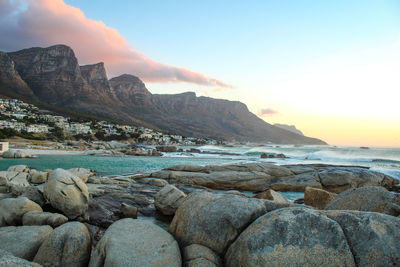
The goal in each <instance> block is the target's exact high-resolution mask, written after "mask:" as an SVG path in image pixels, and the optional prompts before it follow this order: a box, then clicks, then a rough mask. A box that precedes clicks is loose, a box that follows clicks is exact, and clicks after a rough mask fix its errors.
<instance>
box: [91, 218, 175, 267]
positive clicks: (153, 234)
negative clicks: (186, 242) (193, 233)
mask: <svg viewBox="0 0 400 267" xmlns="http://www.w3.org/2000/svg"><path fill="white" fill-rule="evenodd" d="M89 266H90V267H97V266H126V267H129V266H154V267H157V266H160V267H164V266H181V254H180V251H179V247H178V244H177V242H176V241H175V240H174V238H173V237H172V236H171V235H170V234H169V233H168V232H166V231H165V230H163V229H161V228H160V227H158V226H156V225H155V224H153V223H151V222H148V221H142V220H133V219H122V220H119V221H117V222H115V223H113V224H112V225H111V226H110V227H109V228H108V229H107V231H106V232H105V234H104V236H103V237H102V238H101V240H100V241H99V243H98V244H97V246H96V248H95V250H94V252H93V253H92V256H91V259H90V263H89Z"/></svg>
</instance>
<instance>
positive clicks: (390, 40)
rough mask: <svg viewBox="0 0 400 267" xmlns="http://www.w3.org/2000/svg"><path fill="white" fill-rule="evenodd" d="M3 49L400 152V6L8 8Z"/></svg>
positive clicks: (99, 4)
mask: <svg viewBox="0 0 400 267" xmlns="http://www.w3.org/2000/svg"><path fill="white" fill-rule="evenodd" d="M0 36H6V38H0V50H2V51H14V50H18V49H22V48H26V47H32V46H50V45H53V44H57V43H64V44H67V45H70V46H71V47H72V48H73V49H74V51H75V53H76V55H77V57H78V60H79V63H80V64H91V63H96V62H98V61H103V62H105V65H106V68H107V73H108V75H109V77H113V76H117V75H120V74H123V73H130V74H133V75H137V76H139V77H140V78H142V79H143V80H144V81H145V83H146V85H147V88H148V89H149V90H150V92H152V93H168V94H169V93H180V92H185V91H194V92H196V94H197V95H202V96H209V97H214V98H223V99H229V100H238V101H241V102H243V103H245V104H246V105H247V106H248V108H249V110H250V111H252V112H253V113H255V114H257V115H258V116H260V117H261V118H262V119H264V120H265V121H267V122H268V123H284V124H289V125H296V127H297V128H298V129H300V130H301V131H302V132H303V133H304V134H305V135H307V136H312V137H317V138H320V139H322V140H324V141H326V142H328V143H329V144H332V145H350V146H397V147H400V104H399V100H400V78H399V77H400V74H399V70H400V1H397V0H391V1H390V0H375V1H369V0H362V1H358V0H353V1H347V0H336V1H317V0H315V1H310V0H305V1H297V0H282V1H251V0H250V1H236V0H230V1H228V0H220V1H215V0H202V1H184V0H180V1H178V0H175V1H173V0H163V1H155V0H154V1H124V0H113V1H112V2H111V1H100V0H86V1H78V0H64V1H62V0H14V1H13V0H0Z"/></svg>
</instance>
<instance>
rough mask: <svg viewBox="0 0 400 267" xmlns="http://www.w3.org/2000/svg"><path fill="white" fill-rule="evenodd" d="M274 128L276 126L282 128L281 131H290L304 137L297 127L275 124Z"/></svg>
mask: <svg viewBox="0 0 400 267" xmlns="http://www.w3.org/2000/svg"><path fill="white" fill-rule="evenodd" d="M274 126H276V127H278V128H281V129H284V130H286V131H289V132H292V133H296V134H299V135H303V136H304V134H303V132H302V131H300V130H299V129H297V128H296V126H294V125H287V124H280V123H275V124H274Z"/></svg>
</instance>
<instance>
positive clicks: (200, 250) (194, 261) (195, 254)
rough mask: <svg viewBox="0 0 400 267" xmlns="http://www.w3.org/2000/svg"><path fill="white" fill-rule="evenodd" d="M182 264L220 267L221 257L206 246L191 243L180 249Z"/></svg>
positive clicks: (195, 266) (190, 266) (191, 266)
mask: <svg viewBox="0 0 400 267" xmlns="http://www.w3.org/2000/svg"><path fill="white" fill-rule="evenodd" d="M182 254H183V255H182V257H183V266H187V267H197V266H198V267H200V266H204V267H206V266H207V267H220V266H223V264H222V260H221V258H220V257H219V256H218V255H217V254H216V253H215V252H214V251H212V250H211V249H209V248H208V247H205V246H202V245H199V244H192V245H189V246H187V247H184V248H183V249H182Z"/></svg>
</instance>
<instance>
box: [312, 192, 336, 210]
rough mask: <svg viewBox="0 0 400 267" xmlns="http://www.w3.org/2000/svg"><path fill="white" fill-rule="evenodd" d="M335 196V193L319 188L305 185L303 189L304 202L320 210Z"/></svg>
mask: <svg viewBox="0 0 400 267" xmlns="http://www.w3.org/2000/svg"><path fill="white" fill-rule="evenodd" d="M335 197H336V194H335V193H331V192H328V191H325V190H323V189H319V188H313V187H306V190H305V191H304V204H306V205H308V206H311V207H313V208H317V209H320V210H322V209H324V208H325V206H326V205H327V204H328V203H329V202H331V201H332V200H333V199H334V198H335Z"/></svg>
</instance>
